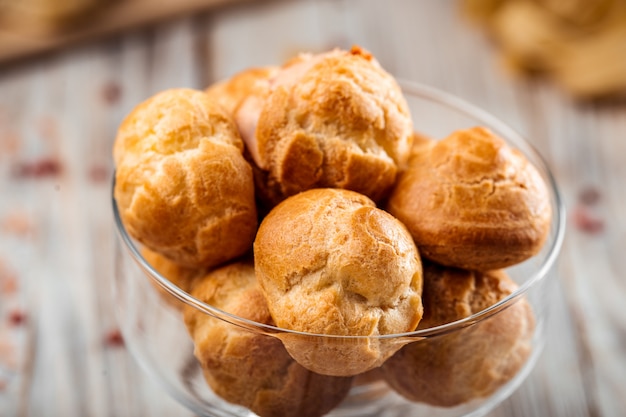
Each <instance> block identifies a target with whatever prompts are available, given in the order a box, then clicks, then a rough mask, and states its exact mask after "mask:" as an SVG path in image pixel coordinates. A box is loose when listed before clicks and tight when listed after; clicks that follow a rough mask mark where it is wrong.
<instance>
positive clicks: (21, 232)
mask: <svg viewBox="0 0 626 417" xmlns="http://www.w3.org/2000/svg"><path fill="white" fill-rule="evenodd" d="M0 230H2V231H3V232H6V233H7V234H11V235H15V236H20V237H28V236H31V235H33V234H34V231H35V226H34V225H33V223H32V221H31V219H30V217H29V216H28V215H26V214H25V213H24V212H23V211H17V210H16V211H14V212H12V213H9V214H7V216H6V217H5V218H4V219H3V220H2V222H1V223H0Z"/></svg>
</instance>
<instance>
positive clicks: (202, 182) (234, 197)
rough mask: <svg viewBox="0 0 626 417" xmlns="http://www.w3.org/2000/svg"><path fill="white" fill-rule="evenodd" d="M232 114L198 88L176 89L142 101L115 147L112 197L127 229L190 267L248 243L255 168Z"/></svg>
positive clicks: (221, 258) (236, 251)
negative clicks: (244, 147)
mask: <svg viewBox="0 0 626 417" xmlns="http://www.w3.org/2000/svg"><path fill="white" fill-rule="evenodd" d="M242 150H243V143H242V140H241V138H240V136H239V133H238V131H237V128H236V126H235V124H234V122H233V121H232V119H231V117H230V116H229V115H228V114H227V113H226V112H225V110H223V109H222V107H221V106H219V105H217V104H216V103H215V102H214V101H213V100H211V99H210V97H209V96H208V95H207V94H205V93H204V92H201V91H196V90H191V89H172V90H166V91H164V92H161V93H159V94H157V95H155V96H153V97H151V98H149V99H148V100H146V101H145V102H143V103H141V104H140V105H138V106H137V107H136V108H135V109H134V110H133V111H132V112H131V113H130V114H129V115H128V116H127V117H126V118H125V119H124V121H123V122H122V124H121V126H120V128H119V129H118V134H117V137H116V139H115V144H114V148H113V156H114V160H115V164H116V177H115V180H116V182H115V189H114V196H115V199H116V202H117V204H118V208H119V212H120V216H121V219H122V221H123V223H124V226H125V227H126V229H127V230H128V233H129V234H130V235H131V236H133V237H134V238H136V239H137V240H139V241H140V242H141V243H143V244H144V245H145V246H146V247H148V248H149V249H151V250H153V251H155V252H158V253H160V254H162V255H164V256H166V257H168V258H169V259H171V260H172V261H174V262H176V263H178V264H180V265H183V266H186V267H190V268H196V267H211V266H215V265H217V264H220V263H222V262H225V261H227V260H229V259H232V258H234V257H236V256H239V255H241V254H243V253H245V252H246V251H247V250H249V249H250V248H251V244H252V241H253V239H254V234H255V232H256V226H257V217H256V205H255V201H254V185H253V180H252V171H251V168H250V166H249V164H248V163H247V162H246V161H245V159H244V157H243V155H242Z"/></svg>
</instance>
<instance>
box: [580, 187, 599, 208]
mask: <svg viewBox="0 0 626 417" xmlns="http://www.w3.org/2000/svg"><path fill="white" fill-rule="evenodd" d="M600 197H601V195H600V190H598V189H597V188H596V187H592V186H589V187H585V188H583V189H581V190H580V192H579V193H578V201H579V202H580V203H581V204H585V205H587V206H593V205H595V204H597V203H598V202H599V201H600Z"/></svg>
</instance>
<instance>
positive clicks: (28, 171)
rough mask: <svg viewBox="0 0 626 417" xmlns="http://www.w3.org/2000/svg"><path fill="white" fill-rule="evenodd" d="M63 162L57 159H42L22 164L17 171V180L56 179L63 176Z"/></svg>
mask: <svg viewBox="0 0 626 417" xmlns="http://www.w3.org/2000/svg"><path fill="white" fill-rule="evenodd" d="M61 171H62V166H61V162H60V161H59V160H57V159H55V158H41V159H38V160H35V161H29V162H22V163H20V164H18V165H17V167H16V169H15V176H16V177H17V178H45V177H56V176H58V175H60V174H61Z"/></svg>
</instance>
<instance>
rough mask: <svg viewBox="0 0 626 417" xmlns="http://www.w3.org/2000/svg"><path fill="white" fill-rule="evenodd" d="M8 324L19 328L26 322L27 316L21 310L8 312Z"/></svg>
mask: <svg viewBox="0 0 626 417" xmlns="http://www.w3.org/2000/svg"><path fill="white" fill-rule="evenodd" d="M8 319H9V324H10V325H12V326H21V325H22V324H25V323H26V321H27V320H28V316H27V315H26V313H24V312H23V311H22V310H13V311H11V312H9V316H8Z"/></svg>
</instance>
